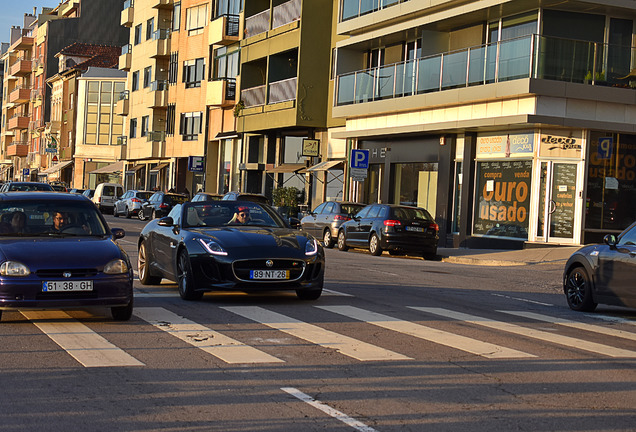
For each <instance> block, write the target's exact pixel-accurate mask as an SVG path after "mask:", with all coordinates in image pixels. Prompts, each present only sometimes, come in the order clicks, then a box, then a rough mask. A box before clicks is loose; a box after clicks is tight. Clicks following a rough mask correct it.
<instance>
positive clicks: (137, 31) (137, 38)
mask: <svg viewBox="0 0 636 432" xmlns="http://www.w3.org/2000/svg"><path fill="white" fill-rule="evenodd" d="M140 43H141V24H139V25H136V26H135V43H134V45H139V44H140Z"/></svg>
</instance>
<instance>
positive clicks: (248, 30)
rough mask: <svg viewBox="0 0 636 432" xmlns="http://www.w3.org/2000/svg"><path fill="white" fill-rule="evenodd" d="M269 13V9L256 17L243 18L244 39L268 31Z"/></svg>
mask: <svg viewBox="0 0 636 432" xmlns="http://www.w3.org/2000/svg"><path fill="white" fill-rule="evenodd" d="M270 15H271V12H270V10H269V9H267V10H264V11H263V12H259V13H257V14H256V15H252V16H251V17H248V18H245V37H246V38H248V37H252V36H255V35H257V34H261V33H265V32H266V31H267V30H269V17H270Z"/></svg>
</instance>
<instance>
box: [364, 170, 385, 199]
mask: <svg viewBox="0 0 636 432" xmlns="http://www.w3.org/2000/svg"><path fill="white" fill-rule="evenodd" d="M381 179H382V164H370V165H369V172H368V174H367V178H366V180H365V181H364V202H366V203H375V202H378V201H379V200H380V183H381Z"/></svg>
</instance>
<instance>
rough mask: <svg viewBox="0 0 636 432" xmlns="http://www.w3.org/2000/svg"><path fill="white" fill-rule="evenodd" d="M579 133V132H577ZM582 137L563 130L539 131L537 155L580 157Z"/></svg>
mask: <svg viewBox="0 0 636 432" xmlns="http://www.w3.org/2000/svg"><path fill="white" fill-rule="evenodd" d="M579 135H580V134H579ZM582 148H583V139H582V138H581V137H580V136H574V134H573V133H568V132H563V131H554V132H550V131H545V130H542V131H541V136H540V137H539V156H541V157H551V158H553V157H558V158H571V159H581V149H582Z"/></svg>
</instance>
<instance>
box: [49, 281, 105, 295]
mask: <svg viewBox="0 0 636 432" xmlns="http://www.w3.org/2000/svg"><path fill="white" fill-rule="evenodd" d="M74 291H93V281H91V280H88V281H47V282H42V292H74Z"/></svg>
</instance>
